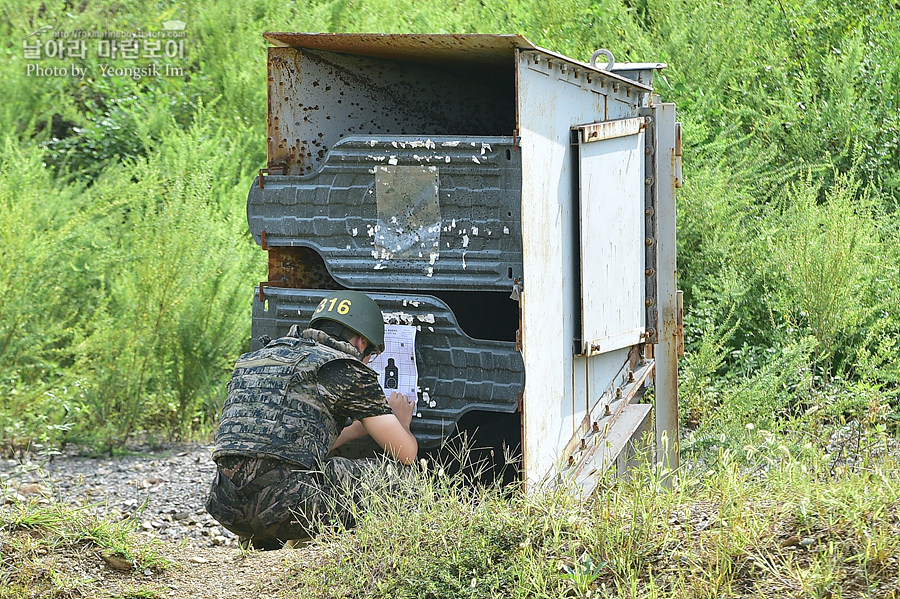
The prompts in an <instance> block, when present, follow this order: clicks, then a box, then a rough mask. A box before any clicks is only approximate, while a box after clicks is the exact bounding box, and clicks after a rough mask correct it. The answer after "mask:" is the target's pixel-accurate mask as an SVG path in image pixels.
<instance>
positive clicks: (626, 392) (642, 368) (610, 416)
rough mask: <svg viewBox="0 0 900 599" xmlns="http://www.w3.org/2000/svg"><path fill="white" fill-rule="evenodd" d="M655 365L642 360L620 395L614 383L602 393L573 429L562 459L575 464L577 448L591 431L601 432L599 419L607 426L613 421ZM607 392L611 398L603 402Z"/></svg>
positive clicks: (635, 395)
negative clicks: (573, 431)
mask: <svg viewBox="0 0 900 599" xmlns="http://www.w3.org/2000/svg"><path fill="white" fill-rule="evenodd" d="M626 367H627V366H626ZM655 367H656V363H655V362H654V361H653V360H644V362H642V363H641V364H639V365H638V367H637V368H636V369H634V370H633V371H632V372H631V375H629V376H628V382H627V383H626V384H625V385H624V386H623V387H621V396H620V397H617V395H618V394H617V393H616V388H617V386H616V385H615V384H614V385H612V386H610V388H609V389H607V390H606V391H605V392H604V393H603V395H602V396H601V397H600V399H599V400H598V401H597V403H595V404H594V406H593V407H592V408H591V410H590V412H588V414H587V415H585V417H584V419H583V420H582V421H581V424H579V425H578V428H577V429H576V430H575V434H574V435H572V438H571V439H570V440H569V442H568V443H566V446H565V447H564V448H563V451H562V456H561V457H562V459H563V460H564V461H567V462H568V463H569V464H570V465H572V466H574V465H575V463H574V460H573V458H574V457H575V453H576V452H577V451H578V449H579V448H585V446H586V443H587V437H588V436H589V435H591V433H592V432H593V433H595V434H596V433H603V431H601V430H600V423H601V421H602V423H603V425H604V426H607V427H608V426H611V425H612V424H613V423H615V421H616V419H617V418H618V417H619V416H620V415H621V413H622V411H623V410H624V409H625V406H626V405H627V404H629V403H631V402H632V401H633V400H634V398H635V397H637V395H638V392H639V391H640V390H641V389H642V387H643V385H644V383H645V382H646V381H647V379H648V378H650V376H651V375H652V374H653V370H654V368H655ZM617 377H618V375H617ZM608 394H611V395H612V399H611V400H608V401H607V402H605V401H604V400H606V399H607V395H608ZM607 410H608V412H607ZM603 436H605V435H602V434H601V438H602V437H603Z"/></svg>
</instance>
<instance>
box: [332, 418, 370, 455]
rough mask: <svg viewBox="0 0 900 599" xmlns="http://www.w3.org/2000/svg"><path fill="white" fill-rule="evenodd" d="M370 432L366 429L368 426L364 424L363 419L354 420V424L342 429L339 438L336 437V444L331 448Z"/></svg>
mask: <svg viewBox="0 0 900 599" xmlns="http://www.w3.org/2000/svg"><path fill="white" fill-rule="evenodd" d="M368 434H369V433H368V432H367V431H366V427H365V426H363V423H362V421H360V420H354V421H353V423H352V424H350V425H348V426H345V427H344V430H342V431H341V434H340V435H338V438H337V439H335V441H334V445H332V446H331V448H332V449H334V448H335V447H340V446H341V445H343V444H344V443H346V442H348V441H353V440H354V439H359V438H361V437H365V436H366V435H368Z"/></svg>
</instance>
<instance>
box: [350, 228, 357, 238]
mask: <svg viewBox="0 0 900 599" xmlns="http://www.w3.org/2000/svg"><path fill="white" fill-rule="evenodd" d="M350 234H351V235H353V236H354V237H356V236H357V234H359V229H358V228H356V227H353V231H351V233H350Z"/></svg>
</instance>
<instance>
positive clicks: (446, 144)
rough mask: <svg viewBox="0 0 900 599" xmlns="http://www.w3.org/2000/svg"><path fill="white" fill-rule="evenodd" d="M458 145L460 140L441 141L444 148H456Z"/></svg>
mask: <svg viewBox="0 0 900 599" xmlns="http://www.w3.org/2000/svg"><path fill="white" fill-rule="evenodd" d="M457 146H459V142H458V141H445V142H441V147H444V148H455V147H457Z"/></svg>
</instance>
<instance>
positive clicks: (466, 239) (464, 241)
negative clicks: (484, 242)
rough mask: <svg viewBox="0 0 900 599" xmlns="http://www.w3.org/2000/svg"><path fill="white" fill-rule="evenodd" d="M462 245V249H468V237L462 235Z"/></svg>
mask: <svg viewBox="0 0 900 599" xmlns="http://www.w3.org/2000/svg"><path fill="white" fill-rule="evenodd" d="M462 244H463V247H464V248H467V247H469V236H468V235H463V241H462Z"/></svg>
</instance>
